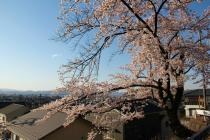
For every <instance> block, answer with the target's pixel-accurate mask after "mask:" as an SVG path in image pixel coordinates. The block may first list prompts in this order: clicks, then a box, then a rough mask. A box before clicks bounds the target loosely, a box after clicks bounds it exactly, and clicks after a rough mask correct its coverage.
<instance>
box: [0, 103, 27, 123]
mask: <svg viewBox="0 0 210 140" xmlns="http://www.w3.org/2000/svg"><path fill="white" fill-rule="evenodd" d="M27 112H29V109H28V108H27V107H25V106H24V105H20V104H10V105H8V106H6V107H4V108H2V109H0V113H1V114H4V115H5V116H6V120H7V121H11V120H13V119H15V118H17V117H19V116H21V115H24V114H25V113H27Z"/></svg>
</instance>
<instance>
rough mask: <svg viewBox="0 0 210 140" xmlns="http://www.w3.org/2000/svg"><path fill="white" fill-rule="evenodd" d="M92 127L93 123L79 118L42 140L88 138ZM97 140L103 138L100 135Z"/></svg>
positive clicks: (79, 139)
mask: <svg viewBox="0 0 210 140" xmlns="http://www.w3.org/2000/svg"><path fill="white" fill-rule="evenodd" d="M91 129H92V124H91V123H90V122H88V121H86V120H83V119H77V120H75V121H74V122H73V123H72V124H70V125H69V126H67V127H61V128H59V129H57V130H55V131H53V132H52V133H50V134H49V135H47V136H45V137H44V138H42V139H41V140H86V139H87V135H88V132H90V130H91ZM95 140H102V136H101V135H98V136H97V137H96V138H95Z"/></svg>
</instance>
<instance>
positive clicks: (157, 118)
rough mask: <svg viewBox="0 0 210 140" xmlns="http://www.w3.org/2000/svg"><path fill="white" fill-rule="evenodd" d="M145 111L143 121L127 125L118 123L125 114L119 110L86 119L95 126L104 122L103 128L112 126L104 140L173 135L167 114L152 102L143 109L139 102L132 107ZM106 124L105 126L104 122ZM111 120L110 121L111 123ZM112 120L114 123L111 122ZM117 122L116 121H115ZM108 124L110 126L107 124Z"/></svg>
mask: <svg viewBox="0 0 210 140" xmlns="http://www.w3.org/2000/svg"><path fill="white" fill-rule="evenodd" d="M134 108H135V109H137V110H138V109H143V110H144V113H145V116H144V118H141V119H133V120H130V121H128V122H126V123H121V122H120V121H117V120H119V119H120V117H121V116H123V114H121V113H120V111H119V110H118V109H114V110H112V111H110V112H107V113H105V114H104V115H101V114H93V113H92V114H90V115H88V116H86V118H85V119H87V120H89V121H90V122H92V123H93V124H96V125H97V123H98V122H102V126H103V127H105V128H106V127H108V126H111V127H112V128H113V129H112V130H110V131H108V132H107V133H104V134H103V138H104V140H149V139H156V138H159V139H166V138H168V137H169V135H170V134H171V131H170V127H169V125H168V119H167V118H166V116H165V112H164V111H162V109H161V108H160V107H158V106H157V105H155V104H154V103H152V102H147V103H146V105H145V106H144V107H143V108H142V103H141V102H138V103H136V104H134V105H133V106H132V107H131V111H132V110H133V109H134ZM104 119H106V123H105V124H103V120H104ZM109 119H110V121H109ZM111 120H112V121H111ZM113 120H116V121H113ZM107 122H108V123H109V122H110V124H107Z"/></svg>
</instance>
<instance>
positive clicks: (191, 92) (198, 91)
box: [184, 89, 210, 97]
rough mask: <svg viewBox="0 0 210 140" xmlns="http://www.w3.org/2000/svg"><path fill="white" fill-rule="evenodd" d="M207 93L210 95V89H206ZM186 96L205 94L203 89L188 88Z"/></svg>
mask: <svg viewBox="0 0 210 140" xmlns="http://www.w3.org/2000/svg"><path fill="white" fill-rule="evenodd" d="M206 95H207V96H210V89H207V90H206ZM184 96H186V97H187V96H188V97H189V96H203V89H195V90H187V91H185V93H184Z"/></svg>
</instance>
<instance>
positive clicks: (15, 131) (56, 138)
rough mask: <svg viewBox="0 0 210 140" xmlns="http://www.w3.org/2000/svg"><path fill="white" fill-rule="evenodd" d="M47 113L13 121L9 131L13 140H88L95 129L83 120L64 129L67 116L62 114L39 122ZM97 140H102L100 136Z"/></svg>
mask: <svg viewBox="0 0 210 140" xmlns="http://www.w3.org/2000/svg"><path fill="white" fill-rule="evenodd" d="M46 114H47V111H36V112H30V113H28V114H26V115H24V116H21V117H19V118H17V119H15V120H13V121H12V122H11V123H10V125H9V126H7V129H8V130H9V131H10V139H11V140H68V139H72V140H86V139H87V135H88V133H89V132H90V131H91V129H92V128H93V125H92V123H91V122H89V121H87V120H84V119H82V118H78V119H76V120H75V121H74V122H73V123H71V124H70V125H68V126H67V127H64V126H63V124H64V122H65V120H66V117H67V115H66V114H65V113H62V112H57V113H55V114H53V115H52V116H51V117H50V118H48V119H46V120H43V121H39V120H40V119H42V118H43V117H44V116H45V115H46ZM95 140H102V136H101V135H98V136H97V137H96V139H95Z"/></svg>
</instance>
